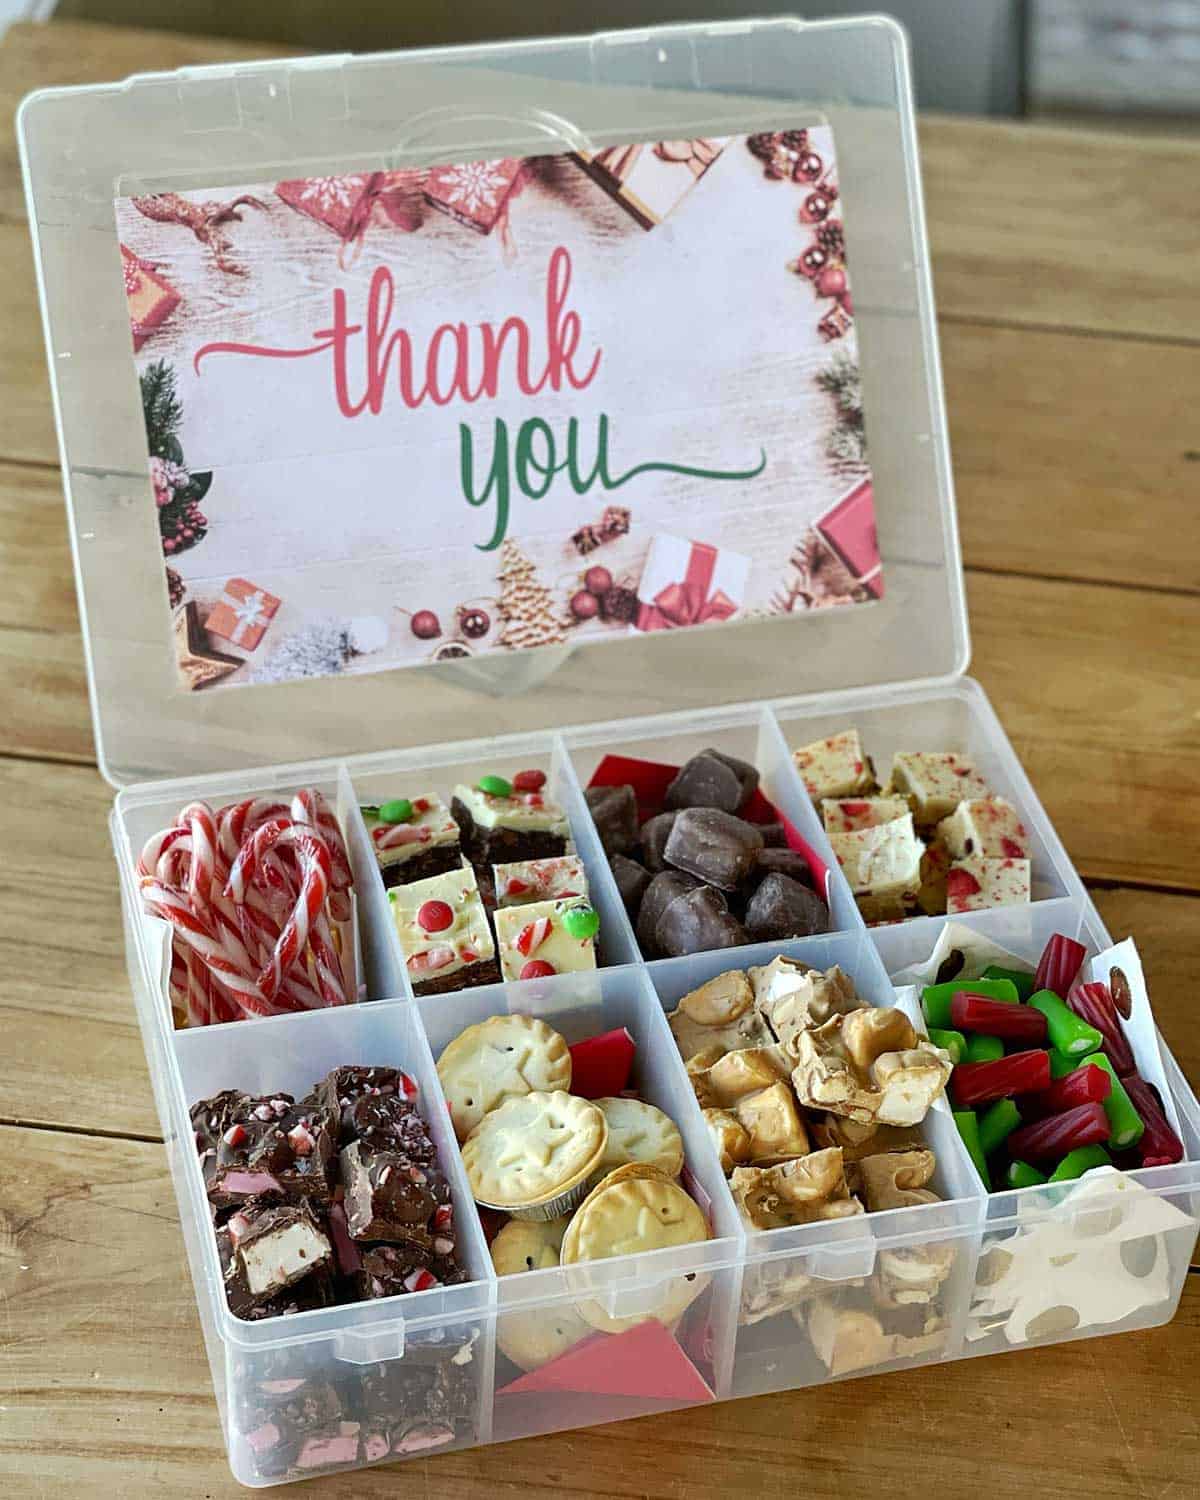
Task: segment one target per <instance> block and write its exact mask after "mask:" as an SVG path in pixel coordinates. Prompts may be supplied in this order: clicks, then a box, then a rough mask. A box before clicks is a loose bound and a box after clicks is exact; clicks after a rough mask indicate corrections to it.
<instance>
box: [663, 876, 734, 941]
mask: <svg viewBox="0 0 1200 1500" xmlns="http://www.w3.org/2000/svg"><path fill="white" fill-rule="evenodd" d="M747 941H748V939H747V936H746V930H745V928H744V927H743V926H742V924H741V923H740V922H739V921H738V919H737V918H736V917H735V916H734V915H733V913H732V912H731V911H730V910H729V907H728V906H727V905H726V902H725V897H724V896H723V895H722V893H721V892H720V891H719V890H717V889H716V888H715V887H713V886H711V885H698V886H695V887H693V889H691V890H690V891H685V892H684V893H683V895H681V896H676V898H675V899H674V900H673V901H672V902H670V903H669V904H668V906H667V907H666V909H665V910H664V911H663V913H662V915H661V916H660V917H659V919H658V921H657V923H656V924H655V928H654V946H655V948H656V949H657V950H658V951H659V952H660V953H665V954H666V955H667V957H668V958H679V957H681V956H682V955H683V954H685V953H707V952H709V951H711V950H712V949H714V948H736V947H739V946H740V945H741V944H742V943H745V942H747Z"/></svg>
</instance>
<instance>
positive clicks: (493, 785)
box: [475, 775, 513, 797]
mask: <svg viewBox="0 0 1200 1500" xmlns="http://www.w3.org/2000/svg"><path fill="white" fill-rule="evenodd" d="M475 784H476V786H478V788H479V790H480V791H481V792H486V793H487V795H488V796H489V797H511V796H512V794H513V789H512V782H511V781H505V779H504V777H503V776H491V775H488V776H481V777H480V778H479V780H478V781H477V782H476V783H475Z"/></svg>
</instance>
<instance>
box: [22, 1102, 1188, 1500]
mask: <svg viewBox="0 0 1200 1500" xmlns="http://www.w3.org/2000/svg"><path fill="white" fill-rule="evenodd" d="M0 1298H2V1299H3V1306H4V1320H3V1323H2V1324H0V1346H2V1347H3V1349H4V1359H3V1362H2V1363H0V1402H2V1404H3V1407H4V1408H5V1410H4V1420H3V1422H0V1472H3V1473H4V1474H5V1476H6V1479H7V1486H6V1491H7V1492H9V1493H12V1494H13V1495H14V1496H15V1495H28V1496H30V1497H32V1496H34V1495H41V1494H43V1493H49V1492H50V1491H51V1490H53V1491H58V1490H61V1489H63V1488H66V1487H73V1488H76V1489H77V1490H78V1491H79V1492H80V1493H87V1494H89V1495H115V1494H118V1493H119V1494H121V1495H123V1496H125V1497H127V1500H140V1497H142V1496H145V1497H147V1500H148V1497H150V1496H154V1500H170V1497H179V1500H195V1497H196V1496H206V1497H208V1500H233V1497H234V1496H237V1495H240V1494H243V1493H244V1491H242V1490H241V1489H239V1488H238V1486H237V1485H236V1484H235V1483H234V1481H233V1479H232V1478H231V1477H230V1475H229V1473H228V1471H227V1469H226V1467H225V1461H224V1456H223V1452H222V1450H221V1445H220V1429H219V1426H218V1422H217V1414H216V1407H215V1405H214V1402H213V1398H212V1394H211V1390H210V1385H209V1372H208V1366H207V1364H206V1362H205V1359H204V1351H203V1345H202V1342H201V1338H200V1331H199V1327H198V1323H197V1316H196V1311H195V1306H194V1302H193V1298H192V1292H191V1286H190V1282H189V1281H188V1278H187V1275H186V1271H185V1265H184V1257H183V1247H182V1241H181V1238H180V1232H179V1229H178V1226H177V1223H176V1218H175V1206H174V1200H173V1197H172V1192H171V1186H170V1182H169V1179H168V1177H167V1174H166V1170H165V1166H164V1161H163V1153H162V1150H161V1148H160V1147H159V1146H157V1145H145V1144H142V1143H138V1142H125V1141H102V1140H95V1139H90V1138H87V1137H80V1136H66V1135H60V1134H55V1133H51V1132H43V1131H25V1130H15V1129H11V1128H7V1129H4V1128H0ZM1198 1332H1200V1277H1198V1276H1190V1277H1188V1279H1187V1282H1186V1286H1185V1291H1184V1296H1183V1302H1182V1305H1181V1308H1180V1311H1179V1313H1178V1314H1177V1316H1176V1318H1175V1320H1174V1322H1172V1323H1171V1324H1169V1325H1168V1326H1166V1327H1163V1328H1159V1329H1154V1330H1149V1331H1147V1332H1144V1333H1135V1334H1125V1335H1123V1336H1121V1337H1120V1338H1117V1339H1108V1340H1094V1341H1086V1342H1078V1343H1073V1344H1065V1345H1059V1346H1057V1347H1051V1348H1046V1349H1040V1350H1037V1351H1032V1352H1024V1353H1021V1354H1018V1355H1015V1356H1012V1355H1010V1356H1008V1357H1005V1358H997V1357H993V1358H986V1359H974V1360H971V1361H969V1362H964V1363H956V1364H954V1365H944V1366H941V1367H938V1366H932V1367H930V1368H927V1369H923V1370H917V1371H913V1372H911V1373H901V1374H892V1375H887V1376H883V1377H879V1378H877V1379H874V1380H861V1381H858V1382H856V1383H855V1384H854V1385H853V1387H849V1388H847V1387H836V1386H825V1387H817V1388H813V1389H809V1390H806V1391H798V1392H790V1393H783V1394H780V1395H776V1396H767V1397H758V1398H756V1399H753V1400H748V1401H740V1402H737V1403H731V1402H730V1403H723V1404H721V1405H717V1406H713V1407H701V1408H697V1409H695V1410H692V1411H689V1412H677V1413H671V1414H668V1415H665V1416H661V1417H650V1418H643V1419H642V1420H640V1421H638V1422H636V1423H624V1424H621V1425H618V1426H610V1427H603V1428H593V1429H590V1430H585V1431H576V1432H570V1433H561V1434H558V1435H555V1436H550V1437H545V1438H538V1439H531V1440H528V1441H526V1442H522V1443H519V1444H509V1445H506V1446H505V1447H503V1448H482V1449H476V1450H474V1451H468V1452H465V1453H457V1454H447V1455H445V1456H443V1457H441V1458H432V1459H428V1460H424V1461H414V1462H413V1463H411V1464H408V1465H406V1466H405V1467H404V1469H403V1470H402V1471H401V1470H400V1469H398V1468H392V1467H387V1468H384V1469H374V1470H366V1471H363V1472H360V1473H357V1474H354V1475H352V1476H351V1475H343V1476H335V1477H331V1478H327V1479H325V1480H321V1481H318V1482H317V1483H316V1486H315V1488H314V1489H313V1491H312V1493H313V1494H314V1495H322V1496H327V1497H329V1500H333V1497H335V1496H338V1497H342V1496H344V1497H346V1500H349V1497H351V1496H355V1497H358V1496H362V1497H373V1496H380V1497H382V1496H384V1495H392V1494H394V1493H395V1486H396V1484H397V1482H400V1483H401V1484H403V1485H404V1486H405V1489H406V1491H407V1492H410V1493H413V1494H417V1493H420V1494H426V1493H435V1494H437V1495H439V1496H442V1497H444V1500H484V1497H495V1496H514V1497H515V1496H517V1495H523V1496H527V1497H533V1500H561V1497H563V1496H564V1495H573V1496H577V1497H579V1500H588V1497H598V1496H610V1497H611V1496H620V1497H628V1500H634V1497H641V1496H646V1495H648V1494H654V1495H663V1496H665V1495H680V1496H682V1495H686V1496H687V1497H688V1500H709V1497H711V1500H718V1497H720V1500H725V1497H726V1496H728V1495H731V1494H732V1495H741V1494H748V1493H750V1492H751V1491H753V1492H754V1493H756V1494H758V1495H760V1496H762V1497H763V1500H784V1497H785V1496H791V1495H794V1494H795V1493H796V1492H797V1489H798V1488H800V1487H803V1488H807V1489H809V1490H810V1491H812V1492H813V1493H819V1494H821V1495H822V1496H828V1497H830V1500H834V1497H842V1496H851V1495H859V1494H862V1493H864V1492H869V1491H870V1490H871V1489H872V1488H873V1487H874V1486H876V1485H877V1484H878V1476H879V1472H880V1467H881V1465H882V1466H884V1467H885V1469H887V1470H891V1469H893V1468H895V1469H896V1470H901V1469H903V1467H904V1466H905V1465H906V1464H908V1463H910V1462H911V1461H912V1455H913V1445H914V1443H917V1444H919V1445H920V1451H921V1452H922V1455H923V1456H922V1459H921V1462H922V1464H923V1465H925V1466H926V1468H925V1469H923V1472H926V1473H936V1475H937V1476H938V1477H939V1479H940V1480H941V1482H942V1483H943V1484H944V1485H946V1486H947V1488H948V1492H949V1493H951V1494H957V1493H965V1491H966V1489H967V1488H968V1487H969V1485H970V1484H971V1483H972V1482H975V1481H977V1476H978V1464H979V1458H980V1448H979V1443H980V1432H981V1431H982V1430H985V1429H986V1431H988V1432H991V1433H999V1434H1006V1435H1007V1436H1006V1437H1005V1438H1002V1439H1001V1440H1000V1441H997V1442H993V1443H989V1445H988V1488H987V1493H988V1495H989V1496H990V1497H994V1500H1026V1496H1027V1495H1028V1494H1029V1493H1030V1491H1031V1489H1036V1491H1037V1492H1038V1493H1046V1494H1054V1495H1059V1496H1062V1497H1064V1500H1093V1497H1096V1496H1114V1497H1115V1496H1127V1495H1134V1494H1136V1495H1147V1496H1148V1495H1160V1494H1165V1493H1166V1492H1167V1490H1169V1489H1171V1488H1172V1486H1178V1485H1179V1484H1181V1483H1184V1484H1185V1486H1186V1483H1187V1481H1186V1477H1185V1476H1186V1475H1188V1474H1189V1473H1191V1474H1193V1475H1194V1474H1195V1473H1196V1472H1197V1466H1198V1465H1200V1434H1198V1432H1197V1424H1196V1413H1195V1407H1194V1403H1193V1389H1194V1378H1193V1376H1194V1360H1193V1349H1194V1344H1195V1340H1196V1337H1197V1334H1198ZM1014 1359H1017V1360H1020V1364H1016V1363H1014ZM6 1387H7V1389H6ZM1031 1387H1032V1388H1035V1389H1036V1390H1037V1391H1038V1393H1039V1396H1038V1400H1039V1410H1038V1420H1037V1421H1036V1422H1035V1423H1033V1424H1031V1423H1030V1422H1029V1390H1030V1388H1031ZM1081 1392H1087V1393H1088V1395H1087V1403H1086V1410H1084V1409H1081V1406H1080V1393H1081ZM848 1409H849V1410H852V1412H853V1423H852V1424H851V1426H849V1427H848V1426H847V1425H846V1413H847V1410H848ZM897 1412H905V1413H907V1414H908V1415H907V1417H906V1419H905V1420H904V1421H903V1422H901V1423H899V1424H898V1423H897V1421H896V1414H897ZM1102 1413H1112V1414H1113V1417H1114V1419H1113V1420H1112V1421H1108V1420H1103V1421H1097V1420H1096V1417H1097V1415H1098V1414H1102ZM781 1432H786V1433H787V1434H788V1438H787V1441H786V1442H784V1443H780V1441H779V1434H780V1433H781ZM833 1432H837V1433H840V1434H842V1436H841V1437H840V1438H839V1440H838V1441H837V1443H836V1445H834V1446H831V1442H830V1433H833ZM1016 1433H1019V1434H1020V1435H1021V1437H1020V1441H1015V1440H1012V1438H1013V1434H1016ZM1080 1441H1083V1442H1084V1443H1085V1446H1086V1453H1087V1461H1086V1463H1081V1462H1080V1459H1079V1454H1080V1451H1081V1450H1080V1448H1079V1442H1080ZM935 1455H936V1456H935ZM930 1466H933V1467H932V1469H931V1468H930ZM814 1472H816V1473H820V1475H821V1476H822V1480H821V1484H820V1486H819V1488H818V1489H815V1490H814V1489H813V1480H812V1475H813V1473H814ZM649 1475H653V1480H652V1481H651V1480H648V1478H647V1476H649ZM1184 1492H1185V1491H1184V1490H1179V1493H1180V1494H1183V1493H1184Z"/></svg>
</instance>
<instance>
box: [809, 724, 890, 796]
mask: <svg viewBox="0 0 1200 1500" xmlns="http://www.w3.org/2000/svg"><path fill="white" fill-rule="evenodd" d="M792 760H793V761H794V762H795V766H796V770H797V771H799V773H800V777H801V779H802V780H803V782H804V785H805V787H806V788H807V790H808V795H809V796H810V797H811V798H812V799H813V801H814V802H820V801H821V800H822V799H823V798H826V797H853V796H855V795H856V794H857V793H861V792H869V791H871V790H872V789H873V788H874V786H875V773H874V771H873V770H872V769H871V762H870V761H869V760H868V759H867V757H866V754H865V753H864V751H863V747H862V742H861V740H860V739H859V737H858V730H857V729H844V730H843V731H842V732H841V733H840V734H834V735H830V737H829V738H828V739H827V740H814V741H813V743H812V744H811V745H801V746H800V748H799V749H798V750H793V751H792Z"/></svg>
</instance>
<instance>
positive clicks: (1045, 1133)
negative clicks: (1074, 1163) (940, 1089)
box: [954, 1058, 1112, 1161]
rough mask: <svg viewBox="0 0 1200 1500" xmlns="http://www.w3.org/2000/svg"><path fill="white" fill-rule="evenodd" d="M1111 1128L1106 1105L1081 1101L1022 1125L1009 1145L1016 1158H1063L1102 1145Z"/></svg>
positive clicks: (1055, 1159)
mask: <svg viewBox="0 0 1200 1500" xmlns="http://www.w3.org/2000/svg"><path fill="white" fill-rule="evenodd" d="M1005 1061H1006V1062H1007V1061H1008V1059H1007V1058H1006V1059H1005ZM981 1066H982V1065H981ZM954 1071H955V1073H957V1072H958V1071H959V1069H957V1068H955V1070H954ZM1111 1131H1112V1126H1111V1125H1110V1124H1109V1123H1108V1116H1107V1115H1106V1114H1105V1112H1104V1106H1103V1104H1080V1105H1077V1106H1076V1107H1075V1108H1074V1109H1068V1110H1067V1111H1066V1112H1065V1113H1064V1114H1061V1115H1048V1116H1047V1117H1046V1118H1045V1119H1044V1120H1038V1121H1037V1122H1036V1123H1035V1124H1033V1125H1022V1126H1021V1128H1020V1130H1014V1131H1013V1133H1012V1135H1010V1136H1009V1138H1008V1140H1007V1141H1006V1142H1005V1145H1006V1146H1007V1148H1008V1152H1009V1155H1010V1156H1012V1157H1013V1159H1014V1160H1015V1161H1061V1160H1062V1158H1063V1157H1064V1156H1066V1155H1067V1153H1068V1152H1069V1151H1074V1150H1075V1149H1076V1147H1078V1146H1098V1145H1099V1144H1100V1143H1101V1142H1102V1141H1106V1140H1107V1139H1108V1137H1109V1134H1110V1132H1111Z"/></svg>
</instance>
